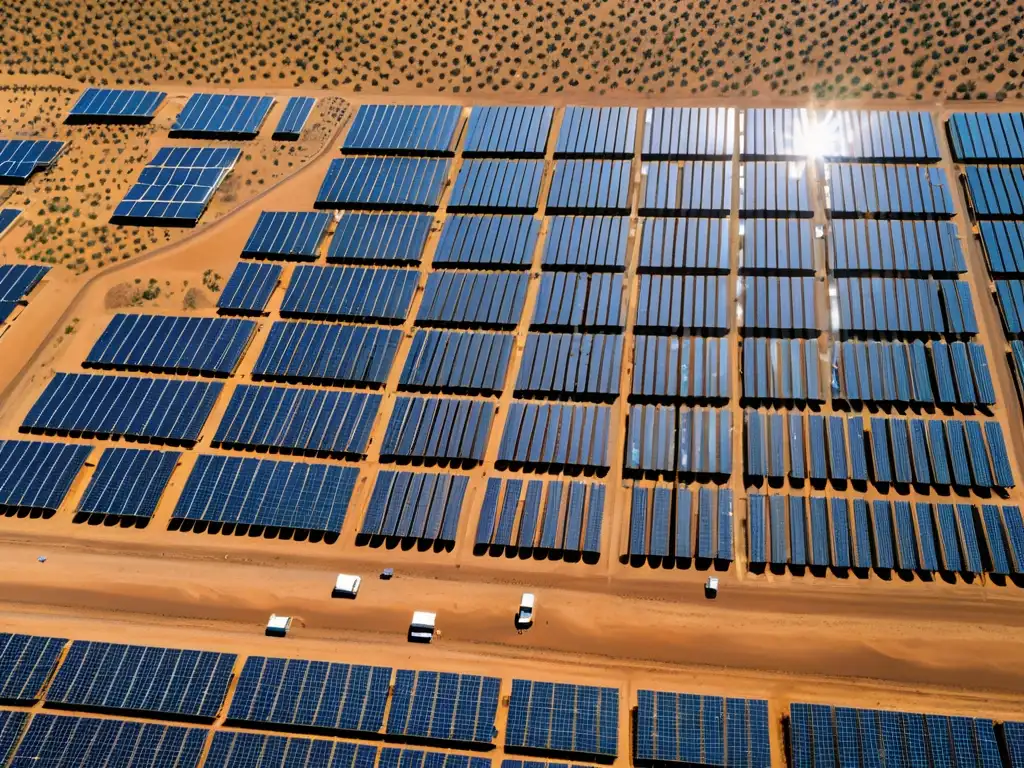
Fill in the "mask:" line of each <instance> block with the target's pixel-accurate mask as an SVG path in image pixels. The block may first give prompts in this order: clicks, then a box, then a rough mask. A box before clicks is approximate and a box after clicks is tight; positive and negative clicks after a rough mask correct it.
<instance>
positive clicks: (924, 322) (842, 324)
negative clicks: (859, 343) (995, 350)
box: [832, 277, 978, 336]
mask: <svg viewBox="0 0 1024 768" xmlns="http://www.w3.org/2000/svg"><path fill="white" fill-rule="evenodd" d="M832 285H833V286H834V289H835V296H836V301H837V302H838V305H839V325H838V330H839V331H840V332H841V333H845V334H865V333H880V334H892V335H926V336H934V335H942V334H949V335H955V336H962V335H971V336H973V335H975V334H977V333H978V320H977V316H976V315H975V312H974V301H973V299H972V298H971V286H970V284H969V283H967V282H965V281H962V280H932V279H915V278H898V277H893V278H881V277H837V278H835V280H833V281H832Z"/></svg>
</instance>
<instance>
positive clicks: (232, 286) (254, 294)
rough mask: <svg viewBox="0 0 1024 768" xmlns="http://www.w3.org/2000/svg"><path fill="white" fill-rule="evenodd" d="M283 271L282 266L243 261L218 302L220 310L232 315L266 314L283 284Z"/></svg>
mask: <svg viewBox="0 0 1024 768" xmlns="http://www.w3.org/2000/svg"><path fill="white" fill-rule="evenodd" d="M281 270H282V268H281V266H280V265H278V264H266V263H262V264H253V263H251V262H245V261H240V262H239V263H238V264H236V265H235V270H234V272H232V273H231V277H229V278H228V281H227V283H225V285H224V290H223V292H221V294H220V298H218V299H217V309H219V310H220V311H221V312H223V313H226V314H232V315H243V314H244V315H258V314H262V313H263V311H264V310H266V308H267V303H268V302H269V301H270V296H271V294H272V293H273V292H274V289H275V288H277V284H278V283H279V282H280V281H281Z"/></svg>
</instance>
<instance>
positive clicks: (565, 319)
mask: <svg viewBox="0 0 1024 768" xmlns="http://www.w3.org/2000/svg"><path fill="white" fill-rule="evenodd" d="M625 314H626V312H625V306H624V304H623V276H622V275H620V274H606V273H589V272H588V273H574V272H544V273H542V274H541V276H540V289H539V291H538V293H537V299H536V305H535V307H534V311H533V320H532V321H531V323H530V329H531V330H537V331H539V330H550V331H576V330H584V329H586V330H601V331H610V332H618V331H621V330H622V328H623V326H624V325H625V319H626V318H625Z"/></svg>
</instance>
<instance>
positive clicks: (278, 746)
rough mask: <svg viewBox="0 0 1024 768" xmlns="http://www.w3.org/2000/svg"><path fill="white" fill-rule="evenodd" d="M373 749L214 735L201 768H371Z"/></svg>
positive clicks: (238, 734)
mask: <svg viewBox="0 0 1024 768" xmlns="http://www.w3.org/2000/svg"><path fill="white" fill-rule="evenodd" d="M376 762H377V747H376V746H373V745H370V744H356V743H354V742H350V741H329V740H327V739H307V738H302V737H299V736H270V735H267V734H262V733H245V732H239V731H221V730H218V731H215V732H214V734H213V742H212V743H211V745H210V751H209V753H208V754H207V755H206V760H204V761H203V767H204V768H374V766H375V764H376Z"/></svg>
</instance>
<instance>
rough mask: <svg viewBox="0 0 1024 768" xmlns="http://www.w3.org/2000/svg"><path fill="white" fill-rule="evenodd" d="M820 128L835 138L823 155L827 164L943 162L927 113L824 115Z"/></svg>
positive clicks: (845, 112) (877, 111) (847, 113)
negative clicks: (850, 161)
mask: <svg viewBox="0 0 1024 768" xmlns="http://www.w3.org/2000/svg"><path fill="white" fill-rule="evenodd" d="M818 125H819V126H822V127H823V128H824V130H825V132H826V135H832V136H834V137H835V138H834V139H833V140H832V144H833V145H832V146H830V147H828V148H827V149H825V151H824V152H822V156H823V157H824V158H825V159H826V160H859V161H863V162H884V161H892V160H895V161H899V162H908V163H913V162H916V163H936V162H938V161H939V160H940V159H941V158H942V155H941V153H940V152H939V142H938V138H937V137H936V135H935V126H934V125H933V124H932V118H931V115H930V114H928V113H927V112H897V111H894V110H845V109H844V110H836V111H834V112H832V111H830V112H825V113H823V114H820V115H819V119H818ZM819 130H820V129H819Z"/></svg>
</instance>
